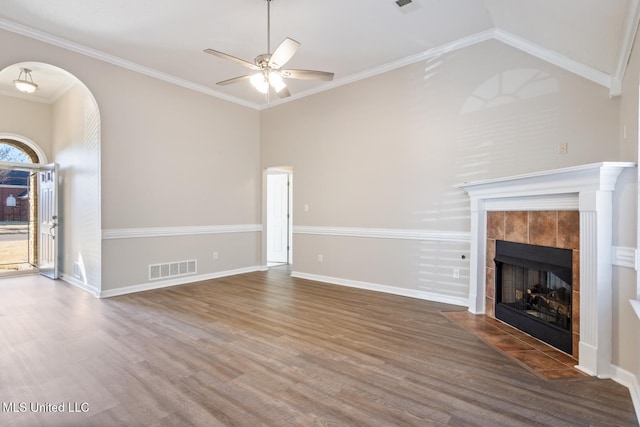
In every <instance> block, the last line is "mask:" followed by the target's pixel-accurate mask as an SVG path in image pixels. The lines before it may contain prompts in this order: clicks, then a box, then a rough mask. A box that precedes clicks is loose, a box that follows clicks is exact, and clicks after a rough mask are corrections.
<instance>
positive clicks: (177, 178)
mask: <svg viewBox="0 0 640 427" xmlns="http://www.w3.org/2000/svg"><path fill="white" fill-rule="evenodd" d="M0 38H2V40H3V49H2V52H0V68H4V67H6V66H8V65H10V64H13V63H17V62H22V61H38V62H43V63H48V64H51V65H55V66H58V67H60V68H62V69H64V70H66V71H68V72H69V73H71V74H72V75H74V76H76V77H78V79H79V80H80V81H82V82H83V83H84V84H85V85H86V86H87V88H88V89H89V90H90V91H91V93H92V94H93V96H94V98H95V100H96V102H97V105H98V109H99V112H100V121H101V135H100V149H101V153H100V154H101V163H100V169H101V172H100V173H101V176H100V182H101V188H100V202H101V221H102V224H101V228H102V230H103V232H104V231H109V230H113V229H117V230H125V231H127V230H136V229H139V228H148V227H152V228H158V227H160V228H163V227H171V228H178V229H179V228H181V227H188V226H210V227H215V226H219V225H235V224H259V223H260V221H261V220H260V188H261V187H260V181H261V172H260V160H259V159H260V158H259V156H260V147H259V143H260V140H259V131H260V128H259V123H260V113H259V112H258V111H256V110H252V109H250V108H247V107H243V106H239V105H236V104H232V103H229V102H227V101H222V100H220V99H217V98H214V97H211V96H207V95H203V94H201V93H197V92H194V91H191V90H188V89H185V88H182V87H179V86H176V85H173V84H170V83H167V82H164V81H160V80H157V79H155V78H151V77H148V76H145V75H142V74H139V73H136V72H133V71H129V70H126V69H123V68H120V67H117V66H114V65H110V64H108V63H105V62H102V61H98V60H95V59H92V58H89V57H86V56H83V55H80V54H76V53H73V52H71V51H67V50H65V49H61V48H57V47H55V46H51V45H48V44H45V43H42V42H39V41H37V40H34V39H30V38H27V37H23V36H20V35H17V34H14V33H10V32H6V31H0ZM239 124H240V125H239ZM53 160H55V159H53ZM79 202H80V201H75V200H73V201H72V202H71V203H79ZM67 209H71V208H69V207H67ZM242 234H243V233H239V234H231V235H229V236H227V235H225V236H222V237H221V235H219V234H211V235H207V236H205V238H207V239H210V241H209V242H208V243H205V244H200V243H199V244H198V245H197V246H196V245H192V244H191V243H190V241H189V239H179V240H175V239H172V238H171V237H138V238H136V239H130V238H118V239H108V240H103V241H102V257H101V258H102V260H101V261H102V262H101V283H100V284H99V286H96V285H95V284H91V283H89V284H88V285H89V286H90V287H91V286H93V287H98V288H99V289H100V290H101V291H103V292H104V291H106V290H114V289H117V288H123V287H128V286H136V285H144V284H145V283H147V272H148V264H149V263H164V262H172V261H180V260H181V259H177V260H176V259H174V258H175V252H176V251H178V250H180V249H182V250H183V251H184V252H185V253H187V252H188V253H189V256H190V258H194V257H195V258H197V259H198V260H200V262H199V263H198V265H199V267H202V269H200V268H199V271H198V275H207V274H212V273H215V272H219V271H221V270H223V269H227V268H228V269H231V270H235V269H242V268H250V267H253V268H257V267H258V266H259V264H260V257H259V252H258V251H259V244H258V243H257V240H258V238H257V237H258V236H259V233H258V232H255V231H253V232H249V234H250V236H249V237H247V236H243V235H242ZM230 236H231V237H233V236H236V237H238V238H237V239H233V238H230ZM214 251H217V252H218V254H219V262H218V263H213V262H210V260H211V259H212V254H213V252H214ZM141 253H153V254H155V256H154V259H153V260H151V259H147V258H148V257H139V255H140V254H141ZM238 253H242V255H241V256H238V255H237V254H238ZM246 254H249V255H248V256H247V255H246ZM65 255H67V254H65ZM75 256H76V255H74V254H71V255H70V257H71V258H70V260H71V261H74V260H75V259H74V257H75ZM223 261H224V262H223ZM140 280H143V283H140ZM156 284H157V283H156Z"/></svg>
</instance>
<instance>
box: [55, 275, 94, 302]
mask: <svg viewBox="0 0 640 427" xmlns="http://www.w3.org/2000/svg"><path fill="white" fill-rule="evenodd" d="M60 280H63V281H65V282H67V283H68V284H70V285H72V286H75V287H76V288H80V289H82V290H83V291H87V292H89V293H90V294H91V295H93V296H94V297H97V296H98V295H99V294H100V291H99V290H98V288H96V287H95V286H92V285H89V284H87V283H83V282H81V281H80V280H78V279H76V278H75V277H73V276H68V275H66V274H64V273H62V274H60Z"/></svg>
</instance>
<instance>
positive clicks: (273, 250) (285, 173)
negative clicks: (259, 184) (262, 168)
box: [267, 167, 293, 267]
mask: <svg viewBox="0 0 640 427" xmlns="http://www.w3.org/2000/svg"><path fill="white" fill-rule="evenodd" d="M292 181H293V173H292V169H291V168H289V167H282V168H270V169H268V170H267V266H268V267H273V266H278V265H283V264H291V262H292V256H291V252H292V251H291V246H292V215H291V206H292V203H291V199H292V194H293V193H292Z"/></svg>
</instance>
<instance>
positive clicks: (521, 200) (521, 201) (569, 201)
mask: <svg viewBox="0 0 640 427" xmlns="http://www.w3.org/2000/svg"><path fill="white" fill-rule="evenodd" d="M578 208H579V206H578V194H577V193H574V194H553V195H547V196H543V197H531V196H529V197H509V198H496V199H488V200H486V201H485V209H486V210H487V211H577V210H578Z"/></svg>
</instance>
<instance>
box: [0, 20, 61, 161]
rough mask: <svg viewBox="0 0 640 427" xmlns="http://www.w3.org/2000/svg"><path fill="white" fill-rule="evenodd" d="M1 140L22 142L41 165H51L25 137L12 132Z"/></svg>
mask: <svg viewBox="0 0 640 427" xmlns="http://www.w3.org/2000/svg"><path fill="white" fill-rule="evenodd" d="M0 21H1V20H0ZM0 139H13V140H15V141H19V142H22V143H23V144H25V145H27V146H28V147H29V148H31V149H32V150H33V151H35V153H36V154H37V155H38V160H39V162H38V163H39V164H41V165H46V164H48V163H49V161H48V160H47V155H46V154H45V152H44V150H42V148H40V146H39V145H38V144H36V143H35V142H33V141H32V140H31V139H29V138H27V137H25V136H22V135H18V134H17V133H11V132H0ZM38 163H32V164H38Z"/></svg>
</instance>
